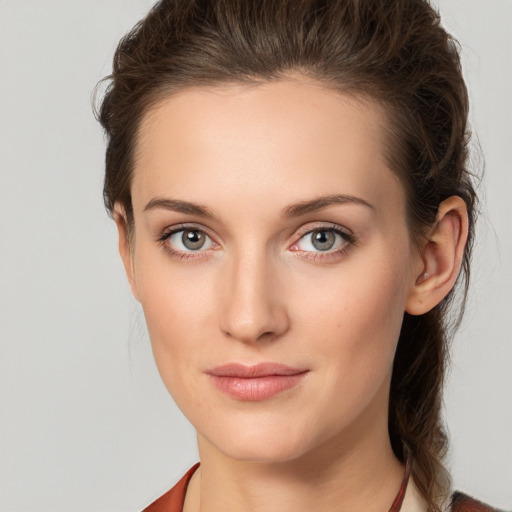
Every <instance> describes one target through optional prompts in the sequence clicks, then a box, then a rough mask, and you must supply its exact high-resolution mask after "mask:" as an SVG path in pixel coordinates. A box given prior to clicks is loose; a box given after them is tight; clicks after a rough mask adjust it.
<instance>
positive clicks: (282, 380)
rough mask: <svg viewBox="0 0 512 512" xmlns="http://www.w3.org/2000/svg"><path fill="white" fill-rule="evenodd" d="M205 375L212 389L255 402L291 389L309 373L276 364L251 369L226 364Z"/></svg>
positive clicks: (304, 370)
mask: <svg viewBox="0 0 512 512" xmlns="http://www.w3.org/2000/svg"><path fill="white" fill-rule="evenodd" d="M206 373H207V374H208V375H209V376H210V379H211V381H212V383H213V384H214V385H215V387H216V388H217V389H219V390H220V391H222V392H223V393H225V394H227V395H228V396H230V397H231V398H234V399H235V400H242V401H250V402H254V401H260V400H266V399H268V398H271V397H273V396H275V395H277V394H279V393H282V392H283V391H286V390H289V389H292V388H294V387H295V386H297V385H298V384H299V383H300V382H301V381H302V379H303V378H304V377H305V376H306V375H307V373H309V370H308V369H307V368H293V367H291V366H287V365H284V364H278V363H259V364H256V365H252V366H245V365H243V364H239V363H229V364H225V365H221V366H216V367H215V368H212V369H210V370H207V371H206Z"/></svg>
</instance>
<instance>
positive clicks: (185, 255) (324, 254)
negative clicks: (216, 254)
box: [157, 224, 357, 261]
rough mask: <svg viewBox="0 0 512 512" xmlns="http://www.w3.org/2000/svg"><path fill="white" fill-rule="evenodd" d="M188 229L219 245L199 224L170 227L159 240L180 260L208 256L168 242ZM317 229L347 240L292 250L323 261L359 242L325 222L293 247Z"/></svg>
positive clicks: (339, 254) (340, 253)
mask: <svg viewBox="0 0 512 512" xmlns="http://www.w3.org/2000/svg"><path fill="white" fill-rule="evenodd" d="M187 230H190V231H198V232H200V233H203V234H204V235H205V236H207V237H208V238H210V240H212V242H213V244H214V246H217V247H218V244H217V243H216V242H215V241H213V239H212V237H211V236H210V235H209V234H208V233H207V232H206V231H205V230H204V229H202V228H200V227H198V226H195V225H190V224H181V225H178V226H175V227H173V228H172V229H168V230H166V231H164V232H163V233H162V234H161V235H159V236H158V238H157V242H158V243H159V244H160V245H161V246H162V248H163V250H164V251H166V252H167V253H168V254H170V255H171V256H172V257H173V258H177V259H180V260H181V259H195V260H198V259H202V258H205V257H207V254H206V252H207V251H206V250H197V251H190V252H188V251H179V250H176V249H173V248H172V247H171V246H170V245H169V244H168V240H169V239H170V238H171V236H173V235H175V234H176V233H180V232H182V231H187ZM315 231H326V232H332V233H334V234H336V235H339V236H341V237H342V238H343V239H344V240H345V242H344V243H343V245H342V247H340V248H338V249H335V250H332V251H304V250H300V249H292V251H294V252H301V253H303V255H302V257H303V258H306V259H309V260H313V261H317V260H319V259H321V260H322V261H328V260H330V259H332V258H337V257H341V256H344V255H345V254H346V253H347V252H348V251H349V250H350V249H351V248H352V247H353V246H355V245H356V244H357V239H356V237H355V236H354V235H353V234H352V233H350V232H348V231H346V230H344V229H341V228H340V226H338V225H336V224H329V225H325V224H323V225H319V226H314V227H312V228H308V229H306V230H304V231H302V232H301V231H299V232H298V234H297V241H296V242H294V243H293V245H292V247H294V246H296V245H297V244H298V243H299V241H300V240H302V239H303V238H304V237H305V236H307V235H311V234H312V233H314V232H315Z"/></svg>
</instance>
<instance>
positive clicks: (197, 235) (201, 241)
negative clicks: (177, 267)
mask: <svg viewBox="0 0 512 512" xmlns="http://www.w3.org/2000/svg"><path fill="white" fill-rule="evenodd" d="M165 241H166V244H167V245H168V246H170V248H171V249H173V250H175V251H179V252H198V251H201V250H207V249H211V248H212V247H213V245H214V242H213V240H212V239H211V238H210V237H209V236H208V235H207V234H206V233H205V232H204V231H201V230H200V229H193V228H190V229H183V228H182V229H179V230H175V231H171V232H170V233H168V234H167V235H165Z"/></svg>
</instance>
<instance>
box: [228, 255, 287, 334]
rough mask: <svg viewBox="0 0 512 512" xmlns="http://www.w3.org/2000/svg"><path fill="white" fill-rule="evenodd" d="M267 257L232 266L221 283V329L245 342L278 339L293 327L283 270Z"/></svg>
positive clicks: (239, 260)
mask: <svg viewBox="0 0 512 512" xmlns="http://www.w3.org/2000/svg"><path fill="white" fill-rule="evenodd" d="M276 266H277V265H275V264H274V265H272V262H270V261H269V258H266V257H265V256H264V255H263V254H261V255H259V256H255V255H254V254H253V255H248V256H247V257H239V258H237V259H236V260H235V259H234V260H233V261H232V262H230V263H229V264H228V267H229V268H228V270H227V272H226V273H224V276H223V281H222V283H221V289H222V295H223V301H222V311H221V312H220V319H219V320H220V328H221V330H222V331H223V332H224V333H225V334H226V335H228V336H230V337H232V338H234V339H236V340H239V341H241V342H244V343H254V342H261V341H263V340H267V341H270V340H274V339H276V338H277V337H279V336H281V335H282V334H284V333H285V332H286V331H287V330H288V328H289V317H288V314H287V310H286V306H285V296H284V295H285V294H284V293H283V289H282V288H281V287H280V285H279V281H280V280H279V275H278V274H279V269H278V268H276Z"/></svg>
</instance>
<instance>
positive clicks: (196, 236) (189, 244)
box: [181, 229, 206, 251]
mask: <svg viewBox="0 0 512 512" xmlns="http://www.w3.org/2000/svg"><path fill="white" fill-rule="evenodd" d="M181 241H182V243H183V245H184V246H185V247H186V248H187V249H190V250H191V251H197V250H198V249H201V248H202V247H203V245H204V243H205V241H206V236H205V234H204V233H202V232H201V231H198V230H196V229H185V230H183V235H181Z"/></svg>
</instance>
